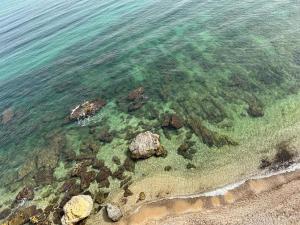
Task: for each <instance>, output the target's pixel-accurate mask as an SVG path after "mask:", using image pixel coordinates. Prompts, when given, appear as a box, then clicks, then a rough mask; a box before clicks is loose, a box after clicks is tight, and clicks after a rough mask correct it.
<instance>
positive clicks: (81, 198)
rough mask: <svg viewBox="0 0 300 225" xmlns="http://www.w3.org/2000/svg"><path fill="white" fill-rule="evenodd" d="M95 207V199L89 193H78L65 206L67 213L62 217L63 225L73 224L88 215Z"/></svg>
mask: <svg viewBox="0 0 300 225" xmlns="http://www.w3.org/2000/svg"><path fill="white" fill-rule="evenodd" d="M92 209H93V199H92V198H91V196H89V195H77V196H74V197H72V198H71V200H70V201H68V202H67V203H66V204H65V206H64V213H65V215H64V216H63V217H62V218H61V223H62V224H63V225H73V224H74V223H77V222H78V221H80V220H82V219H84V218H86V217H88V216H89V215H90V214H91V211H92Z"/></svg>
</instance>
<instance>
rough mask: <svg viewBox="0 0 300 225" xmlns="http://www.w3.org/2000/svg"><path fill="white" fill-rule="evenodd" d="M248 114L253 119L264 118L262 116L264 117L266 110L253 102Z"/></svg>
mask: <svg viewBox="0 0 300 225" xmlns="http://www.w3.org/2000/svg"><path fill="white" fill-rule="evenodd" d="M247 113H248V115H249V116H252V117H262V116H264V108H263V106H262V105H261V104H259V103H258V102H256V101H252V102H250V103H249V107H248V109H247Z"/></svg>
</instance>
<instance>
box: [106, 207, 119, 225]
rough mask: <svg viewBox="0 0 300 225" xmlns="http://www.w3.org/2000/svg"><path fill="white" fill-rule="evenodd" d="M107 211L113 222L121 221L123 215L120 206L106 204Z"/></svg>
mask: <svg viewBox="0 0 300 225" xmlns="http://www.w3.org/2000/svg"><path fill="white" fill-rule="evenodd" d="M106 212H107V216H108V218H110V219H111V220H112V221H113V222H117V221H119V220H120V219H121V218H122V216H123V213H122V211H121V209H120V208H119V207H118V206H116V205H114V204H110V203H108V204H107V205H106Z"/></svg>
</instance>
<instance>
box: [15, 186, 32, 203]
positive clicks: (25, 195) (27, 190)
mask: <svg viewBox="0 0 300 225" xmlns="http://www.w3.org/2000/svg"><path fill="white" fill-rule="evenodd" d="M33 198H34V190H33V188H32V187H24V188H23V189H22V190H21V191H20V192H19V193H18V195H17V196H16V201H22V200H32V199H33Z"/></svg>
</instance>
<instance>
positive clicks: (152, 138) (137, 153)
mask: <svg viewBox="0 0 300 225" xmlns="http://www.w3.org/2000/svg"><path fill="white" fill-rule="evenodd" d="M129 150H130V154H131V157H132V158H133V159H146V158H149V157H151V156H153V155H155V156H164V155H165V154H166V151H165V150H164V148H163V146H162V145H161V144H160V141H159V135H158V134H154V133H151V132H150V131H146V132H144V133H140V134H138V135H137V136H136V137H135V139H134V140H133V141H132V143H131V144H130V146H129Z"/></svg>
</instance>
